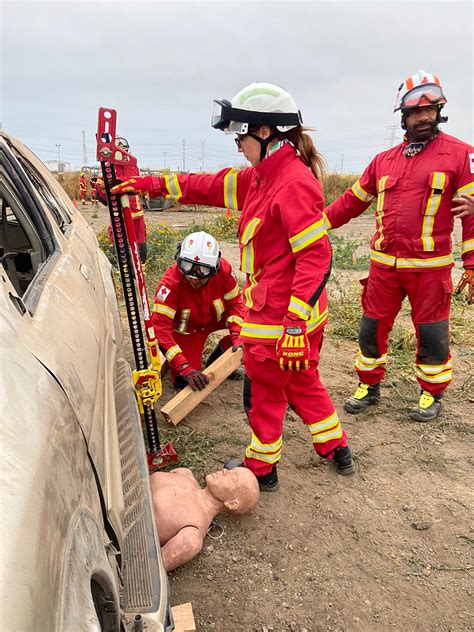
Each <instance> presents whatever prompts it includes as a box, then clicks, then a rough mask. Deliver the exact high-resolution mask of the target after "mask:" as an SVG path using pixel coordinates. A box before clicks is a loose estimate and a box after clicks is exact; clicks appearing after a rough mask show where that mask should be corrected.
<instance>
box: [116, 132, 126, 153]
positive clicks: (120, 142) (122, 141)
mask: <svg viewBox="0 0 474 632" xmlns="http://www.w3.org/2000/svg"><path fill="white" fill-rule="evenodd" d="M115 144H116V145H118V146H119V147H122V148H123V149H125V150H126V151H128V150H129V149H130V145H129V144H128V140H126V139H125V138H122V137H121V136H117V138H116V139H115Z"/></svg>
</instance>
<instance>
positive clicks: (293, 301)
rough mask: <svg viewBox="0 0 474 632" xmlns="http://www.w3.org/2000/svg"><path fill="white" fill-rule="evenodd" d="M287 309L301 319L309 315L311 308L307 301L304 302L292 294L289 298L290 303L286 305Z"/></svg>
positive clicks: (306, 318) (305, 318)
mask: <svg viewBox="0 0 474 632" xmlns="http://www.w3.org/2000/svg"><path fill="white" fill-rule="evenodd" d="M288 311H289V312H291V313H292V314H295V315H296V316H298V317H299V318H302V319H303V320H308V318H309V317H310V316H311V313H312V311H313V308H312V306H311V305H309V304H308V303H305V302H304V301H302V300H301V299H299V298H296V296H292V297H291V298H290V304H289V305H288Z"/></svg>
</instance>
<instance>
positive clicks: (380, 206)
mask: <svg viewBox="0 0 474 632" xmlns="http://www.w3.org/2000/svg"><path fill="white" fill-rule="evenodd" d="M388 178H389V176H382V177H381V178H380V180H379V184H378V191H379V194H378V197H377V208H376V210H375V220H376V222H377V226H378V231H379V238H378V239H377V240H376V242H375V243H374V248H375V250H380V246H381V244H382V240H383V220H382V218H383V203H384V200H385V185H386V184H387V180H388Z"/></svg>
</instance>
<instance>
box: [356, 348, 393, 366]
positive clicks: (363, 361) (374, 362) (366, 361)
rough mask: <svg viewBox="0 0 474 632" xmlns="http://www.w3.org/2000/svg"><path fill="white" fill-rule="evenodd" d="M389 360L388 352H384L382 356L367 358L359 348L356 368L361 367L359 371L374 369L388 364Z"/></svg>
mask: <svg viewBox="0 0 474 632" xmlns="http://www.w3.org/2000/svg"><path fill="white" fill-rule="evenodd" d="M386 362H387V354H386V353H384V354H382V355H381V356H380V358H367V357H366V356H364V355H363V354H362V352H361V351H360V350H359V353H358V354H357V357H356V359H355V362H354V368H355V369H359V371H373V370H374V369H376V368H377V367H379V366H382V365H383V364H386Z"/></svg>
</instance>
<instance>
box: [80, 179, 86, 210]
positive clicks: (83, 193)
mask: <svg viewBox="0 0 474 632" xmlns="http://www.w3.org/2000/svg"><path fill="white" fill-rule="evenodd" d="M86 190H87V184H86V176H85V173H84V172H83V171H81V175H80V176H79V195H80V197H81V205H82V206H85V205H86Z"/></svg>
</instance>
